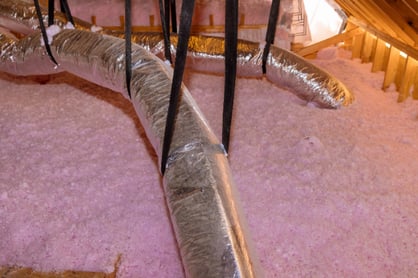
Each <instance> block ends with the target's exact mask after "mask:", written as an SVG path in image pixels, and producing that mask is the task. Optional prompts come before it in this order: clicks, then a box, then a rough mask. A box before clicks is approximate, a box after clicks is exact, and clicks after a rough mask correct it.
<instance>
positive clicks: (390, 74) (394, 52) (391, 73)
mask: <svg viewBox="0 0 418 278" xmlns="http://www.w3.org/2000/svg"><path fill="white" fill-rule="evenodd" d="M399 58H400V51H399V50H398V49H397V48H395V47H393V46H392V47H391V48H390V53H389V60H388V64H387V66H386V70H385V77H384V79H383V85H382V90H386V89H387V88H389V86H390V84H392V83H393V82H395V77H396V72H397V71H398V65H399Z"/></svg>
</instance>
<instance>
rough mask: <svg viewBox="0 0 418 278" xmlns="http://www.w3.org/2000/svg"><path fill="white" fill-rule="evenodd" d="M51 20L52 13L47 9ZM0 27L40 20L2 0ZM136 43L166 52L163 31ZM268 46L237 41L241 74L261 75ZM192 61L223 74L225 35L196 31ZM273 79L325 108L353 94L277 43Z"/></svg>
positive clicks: (24, 26)
mask: <svg viewBox="0 0 418 278" xmlns="http://www.w3.org/2000/svg"><path fill="white" fill-rule="evenodd" d="M43 15H44V21H45V23H46V22H47V18H48V16H47V12H46V11H43ZM54 22H55V24H57V25H58V26H61V27H62V26H64V25H65V23H66V22H67V21H66V19H65V17H64V15H63V14H61V13H59V12H56V13H55V17H54ZM75 24H76V28H77V29H82V30H91V29H92V25H91V24H90V23H87V22H85V21H82V20H79V19H76V18H75ZM0 26H7V28H9V29H11V30H13V31H16V32H20V33H24V34H29V33H30V32H32V31H33V30H35V29H38V26H39V22H38V19H37V16H36V13H35V8H34V7H33V5H32V4H29V3H26V2H25V1H23V0H16V1H14V0H2V1H1V2H0ZM100 32H101V33H103V34H108V35H112V36H116V37H120V38H123V37H124V34H123V33H122V32H118V31H113V30H106V29H104V30H101V31H100ZM132 41H133V42H135V43H136V44H138V45H140V46H142V47H143V48H145V49H146V50H149V51H150V52H152V53H153V54H155V55H157V56H158V57H160V58H162V57H163V56H164V55H163V53H164V42H163V35H162V34H159V33H134V34H133V35H132ZM171 43H172V45H171V48H170V49H171V52H172V54H173V57H174V58H175V49H176V45H177V36H176V35H175V34H172V36H171ZM263 49H264V47H263V46H262V45H260V44H259V43H255V42H250V41H245V40H239V41H238V61H237V62H238V68H237V74H238V75H240V76H245V77H262V76H263V74H262V69H261V64H262V56H263ZM187 65H188V66H189V67H191V68H192V69H195V70H198V71H203V72H211V73H224V39H223V38H217V37H208V36H201V35H199V36H196V35H194V36H193V35H192V36H191V37H190V41H189V48H188V59H187ZM266 68H267V74H266V77H267V79H268V80H270V81H271V82H273V83H274V84H276V85H278V86H280V87H287V88H289V90H290V91H291V92H293V93H294V94H296V95H298V96H299V97H301V98H303V99H305V100H306V101H308V102H311V103H313V104H315V105H317V106H320V107H326V108H338V107H340V106H341V105H348V104H350V103H352V101H353V100H354V96H353V95H352V94H351V92H350V91H349V90H348V89H347V87H346V86H345V85H344V84H342V83H341V82H340V81H339V80H338V79H336V78H334V77H333V76H332V75H331V74H329V73H328V72H326V71H324V70H323V69H321V68H319V67H317V66H315V65H313V64H312V63H310V62H309V61H307V60H305V59H304V58H302V57H300V56H298V55H296V54H294V53H292V52H290V51H287V50H285V49H281V48H278V47H275V46H271V48H270V53H269V55H268V59H267V65H266Z"/></svg>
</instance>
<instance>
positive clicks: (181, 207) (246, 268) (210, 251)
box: [0, 30, 255, 277]
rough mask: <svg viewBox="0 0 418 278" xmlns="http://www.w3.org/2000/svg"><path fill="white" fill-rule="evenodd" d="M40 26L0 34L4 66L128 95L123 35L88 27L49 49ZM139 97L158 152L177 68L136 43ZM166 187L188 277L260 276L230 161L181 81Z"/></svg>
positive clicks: (134, 86)
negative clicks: (23, 33)
mask: <svg viewBox="0 0 418 278" xmlns="http://www.w3.org/2000/svg"><path fill="white" fill-rule="evenodd" d="M40 42H41V36H40V33H33V34H31V35H29V36H27V37H25V38H24V39H21V40H20V41H16V40H14V39H13V38H10V37H7V36H5V35H0V45H1V56H0V59H1V63H0V70H2V71H5V72H8V73H12V74H17V75H31V74H39V73H40V72H41V73H43V74H48V73H49V74H51V73H55V72H59V71H63V70H65V71H68V72H71V73H73V74H75V75H77V76H80V77H82V78H84V79H86V80H89V81H92V82H94V83H96V84H99V85H102V86H105V87H107V88H111V89H113V90H115V91H118V92H121V93H122V94H123V95H124V96H125V97H127V91H126V83H125V75H124V74H125V66H124V59H123V55H124V40H121V39H119V38H115V37H111V36H107V35H101V34H95V33H92V32H87V31H81V30H63V31H61V32H60V33H58V34H57V35H55V36H54V39H53V42H52V43H51V50H52V53H53V55H54V57H55V59H56V61H57V62H58V64H59V67H55V65H54V64H53V63H52V62H51V61H50V60H49V57H48V56H46V55H45V52H44V51H45V50H44V47H43V46H42V45H41V43H40ZM132 61H133V64H134V66H133V69H132V73H133V74H132V82H131V92H132V104H133V105H134V107H135V110H136V112H137V114H138V116H139V118H140V120H141V123H142V124H143V126H144V129H145V130H146V133H147V136H148V138H149V139H150V142H151V144H152V145H153V147H154V149H155V151H156V153H157V154H158V155H159V157H160V158H161V155H160V154H161V147H162V146H161V142H162V137H163V135H164V127H165V125H164V124H165V119H166V114H167V108H168V101H169V96H170V89H171V76H172V70H171V68H170V67H168V66H167V65H166V64H165V63H164V62H162V61H161V60H159V59H158V58H156V57H155V56H154V55H152V54H150V53H149V52H148V51H146V50H144V49H143V48H141V47H139V46H137V45H133V55H132ZM182 95H183V96H182V100H181V102H180V104H179V113H178V115H177V120H176V125H175V130H174V134H173V141H172V144H171V150H170V155H169V159H168V164H167V170H166V173H165V175H164V190H165V195H166V200H167V205H168V208H169V211H170V216H171V218H172V223H173V227H174V230H175V233H176V238H177V241H178V245H179V248H180V252H181V255H182V261H183V264H184V268H185V271H186V274H187V276H188V277H202V275H203V276H204V277H254V276H255V270H254V261H253V260H252V258H251V256H250V252H249V250H248V244H247V242H246V236H244V232H243V227H242V224H241V223H242V221H241V220H240V216H239V208H238V205H237V203H236V200H237V198H236V197H235V193H234V191H235V190H234V186H233V183H232V179H231V174H230V169H229V166H228V162H227V159H226V156H225V153H224V151H223V148H222V146H221V145H220V143H219V142H218V140H217V139H216V137H215V135H214V134H213V132H212V131H211V130H210V128H209V127H208V125H207V123H206V121H205V119H204V117H203V115H202V114H201V112H200V111H199V109H198V107H197V105H196V104H195V103H194V101H193V99H192V97H191V96H190V94H189V92H188V91H187V89H186V88H185V87H184V86H183V88H182Z"/></svg>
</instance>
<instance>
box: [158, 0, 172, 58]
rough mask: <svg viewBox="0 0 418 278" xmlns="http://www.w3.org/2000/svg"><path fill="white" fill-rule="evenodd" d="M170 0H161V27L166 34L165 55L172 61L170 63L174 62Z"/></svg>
mask: <svg viewBox="0 0 418 278" xmlns="http://www.w3.org/2000/svg"><path fill="white" fill-rule="evenodd" d="M168 1H169V0H165V2H164V3H163V0H159V5H160V19H161V27H162V28H163V35H164V57H165V59H166V60H167V61H169V62H170V64H172V61H171V52H170V12H169V11H170V6H169V2H168ZM164 10H165V11H164ZM167 17H168V19H167Z"/></svg>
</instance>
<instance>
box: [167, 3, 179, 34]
mask: <svg viewBox="0 0 418 278" xmlns="http://www.w3.org/2000/svg"><path fill="white" fill-rule="evenodd" d="M166 1H168V0H166ZM170 10H171V31H172V32H173V33H177V12H176V11H177V10H176V0H171V5H170Z"/></svg>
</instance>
